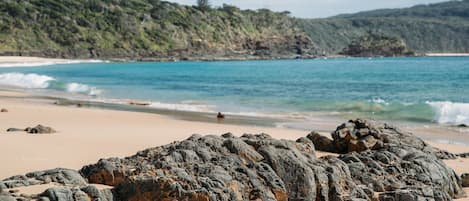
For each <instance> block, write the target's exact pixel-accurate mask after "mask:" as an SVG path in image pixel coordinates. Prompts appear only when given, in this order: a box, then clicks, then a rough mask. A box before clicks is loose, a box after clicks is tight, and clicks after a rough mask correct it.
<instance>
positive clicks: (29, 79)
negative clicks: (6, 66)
mask: <svg viewBox="0 0 469 201" xmlns="http://www.w3.org/2000/svg"><path fill="white" fill-rule="evenodd" d="M53 80H55V79H54V78H53V77H49V76H46V75H38V74H34V73H31V74H23V73H4V74H0V85H6V86H14V87H20V88H26V89H45V88H47V87H49V82H50V81H53Z"/></svg>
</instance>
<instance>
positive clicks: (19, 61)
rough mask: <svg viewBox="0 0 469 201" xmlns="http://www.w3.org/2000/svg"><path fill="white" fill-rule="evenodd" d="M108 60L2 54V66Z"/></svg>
mask: <svg viewBox="0 0 469 201" xmlns="http://www.w3.org/2000/svg"><path fill="white" fill-rule="evenodd" d="M101 62H107V61H106V60H95V59H63V58H45V57H23V56H0V68H18V67H38V66H50V65H57V64H76V63H101Z"/></svg>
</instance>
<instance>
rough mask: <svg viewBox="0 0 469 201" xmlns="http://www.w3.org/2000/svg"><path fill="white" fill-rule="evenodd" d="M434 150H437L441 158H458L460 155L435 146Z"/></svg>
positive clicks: (436, 153) (437, 155)
mask: <svg viewBox="0 0 469 201" xmlns="http://www.w3.org/2000/svg"><path fill="white" fill-rule="evenodd" d="M434 150H435V155H436V157H437V158H439V159H441V160H454V159H457V158H458V156H459V155H458V154H453V153H450V152H448V151H446V150H441V149H437V148H434Z"/></svg>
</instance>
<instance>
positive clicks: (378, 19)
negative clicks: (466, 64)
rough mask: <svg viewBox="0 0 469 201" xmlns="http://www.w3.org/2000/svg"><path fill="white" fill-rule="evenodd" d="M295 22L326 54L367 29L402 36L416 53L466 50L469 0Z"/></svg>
mask: <svg viewBox="0 0 469 201" xmlns="http://www.w3.org/2000/svg"><path fill="white" fill-rule="evenodd" d="M298 24H299V26H300V27H302V29H304V30H305V31H306V32H307V33H308V34H309V35H310V37H311V39H312V40H313V41H315V42H316V44H317V45H318V46H319V47H320V48H321V49H323V50H325V51H327V52H329V53H338V52H340V51H341V50H342V49H343V48H344V47H346V46H347V45H349V44H350V43H351V42H352V41H353V40H355V39H357V38H360V37H362V36H364V35H365V34H366V33H368V32H374V33H380V34H384V35H388V36H392V37H398V38H402V39H403V40H404V41H405V43H406V44H407V45H408V46H409V48H410V49H412V50H415V51H416V52H418V53H424V52H469V0H464V1H450V2H445V3H438V4H431V5H419V6H414V7H411V8H405V9H385V10H376V11H369V12H361V13H357V14H347V15H339V16H336V17H331V18H326V19H300V20H298Z"/></svg>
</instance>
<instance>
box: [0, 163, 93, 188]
mask: <svg viewBox="0 0 469 201" xmlns="http://www.w3.org/2000/svg"><path fill="white" fill-rule="evenodd" d="M51 182H54V183H58V184H64V185H86V184H87V183H86V181H85V179H84V178H83V177H82V176H81V175H80V174H79V173H78V172H77V171H76V170H70V169H64V168H57V169H52V170H45V171H37V172H30V173H27V174H26V175H18V176H13V177H9V178H7V179H4V180H2V181H0V189H7V188H15V187H21V186H32V185H38V184H47V183H51Z"/></svg>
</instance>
